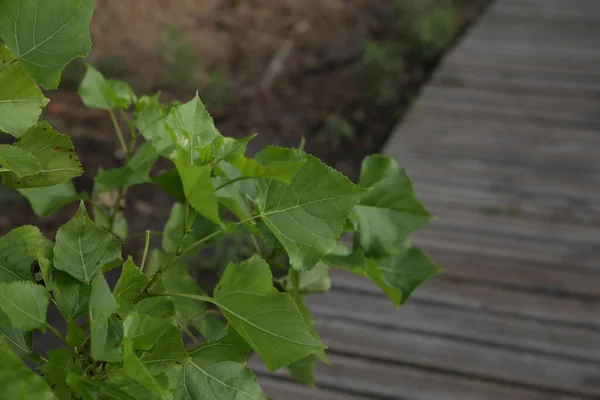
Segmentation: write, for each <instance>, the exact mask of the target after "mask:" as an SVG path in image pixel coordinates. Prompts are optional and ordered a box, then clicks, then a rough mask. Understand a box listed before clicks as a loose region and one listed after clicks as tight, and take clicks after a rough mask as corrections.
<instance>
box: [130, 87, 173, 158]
mask: <svg viewBox="0 0 600 400" xmlns="http://www.w3.org/2000/svg"><path fill="white" fill-rule="evenodd" d="M159 96H160V93H157V94H156V95H154V96H143V97H141V98H139V99H137V101H136V103H135V114H134V122H133V123H134V124H135V126H136V128H137V129H138V130H139V132H140V133H141V134H142V136H143V137H144V138H145V139H146V140H147V141H148V142H150V143H152V145H153V146H154V147H155V148H156V150H157V151H158V153H159V154H161V155H163V156H166V157H168V156H169V155H170V154H171V153H172V152H173V150H175V145H174V144H173V139H171V136H170V135H169V133H168V132H167V130H166V128H165V123H164V121H163V118H164V117H165V115H166V114H167V111H168V110H167V107H166V106H164V105H162V104H160V102H159Z"/></svg>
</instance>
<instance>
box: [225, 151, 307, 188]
mask: <svg viewBox="0 0 600 400" xmlns="http://www.w3.org/2000/svg"><path fill="white" fill-rule="evenodd" d="M264 159H265V160H266V161H267V164H265V165H263V164H261V163H260V162H258V161H256V160H254V159H252V158H247V157H244V156H242V155H240V154H237V155H236V157H231V160H229V162H230V163H231V164H232V165H233V166H234V167H236V168H237V169H238V170H239V171H240V173H241V174H242V176H244V177H248V178H266V179H274V180H277V181H281V182H284V183H286V184H288V185H289V184H290V182H291V181H292V179H294V177H295V176H296V174H297V173H298V171H299V170H300V168H302V167H303V166H304V165H305V164H306V161H307V160H305V159H300V160H299V161H271V160H270V159H269V158H264Z"/></svg>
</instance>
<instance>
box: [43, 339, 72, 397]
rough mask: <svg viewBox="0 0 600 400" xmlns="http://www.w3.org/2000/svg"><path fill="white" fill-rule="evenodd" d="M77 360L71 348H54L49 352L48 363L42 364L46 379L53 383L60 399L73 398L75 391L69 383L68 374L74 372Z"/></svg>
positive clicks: (53, 387)
mask: <svg viewBox="0 0 600 400" xmlns="http://www.w3.org/2000/svg"><path fill="white" fill-rule="evenodd" d="M74 367H75V362H74V360H73V353H72V352H71V351H69V349H54V350H50V351H49V352H48V363H46V364H44V365H43V366H42V373H43V376H44V379H45V380H46V381H47V382H48V383H50V384H51V385H52V389H53V390H54V393H55V394H56V396H58V398H59V399H61V400H63V399H69V400H70V399H72V398H73V392H72V391H71V389H70V388H69V387H68V385H67V376H68V375H69V373H73V371H74Z"/></svg>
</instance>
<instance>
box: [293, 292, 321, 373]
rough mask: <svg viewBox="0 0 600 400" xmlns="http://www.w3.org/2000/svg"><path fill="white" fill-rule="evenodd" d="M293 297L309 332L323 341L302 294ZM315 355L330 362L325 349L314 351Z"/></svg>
mask: <svg viewBox="0 0 600 400" xmlns="http://www.w3.org/2000/svg"><path fill="white" fill-rule="evenodd" d="M293 299H294V302H295V303H296V307H298V311H300V314H302V319H304V322H305V323H306V326H307V328H308V332H309V333H310V334H311V335H312V337H314V338H315V339H316V340H318V341H319V342H322V341H321V336H319V332H317V328H316V327H315V320H314V318H313V317H312V315H311V313H310V310H309V309H308V307H307V306H306V304H305V302H304V298H303V297H302V296H296V297H294V298H293ZM314 355H315V356H317V358H318V359H319V360H321V361H323V362H324V363H328V362H329V360H328V358H327V354H325V349H321V350H319V351H316V352H315V353H314Z"/></svg>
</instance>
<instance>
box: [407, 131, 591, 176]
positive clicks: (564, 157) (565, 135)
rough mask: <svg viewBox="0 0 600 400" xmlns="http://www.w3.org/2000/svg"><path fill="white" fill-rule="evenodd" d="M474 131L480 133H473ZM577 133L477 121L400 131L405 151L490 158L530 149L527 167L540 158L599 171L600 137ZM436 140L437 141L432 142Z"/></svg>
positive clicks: (567, 166) (564, 165) (562, 166)
mask: <svg viewBox="0 0 600 400" xmlns="http://www.w3.org/2000/svg"><path fill="white" fill-rule="evenodd" d="M477 122H479V124H477ZM473 131H475V132H477V133H476V134H473ZM577 133H578V132H577V131H566V130H564V129H561V130H558V131H557V130H553V129H547V130H546V129H545V128H544V127H540V126H537V127H536V128H533V127H532V126H526V127H523V126H521V125H512V126H511V125H508V124H500V123H494V122H493V121H476V122H471V123H470V124H469V122H468V121H460V120H457V121H452V122H450V121H447V120H442V119H435V120H433V119H427V120H422V121H418V122H416V123H411V122H410V121H409V122H408V123H407V124H405V125H404V126H403V129H401V130H399V131H398V132H397V134H398V135H399V136H400V138H399V139H400V140H402V142H403V143H404V148H405V149H406V151H405V152H408V151H415V150H416V151H423V150H425V151H434V152H435V154H437V153H440V154H443V153H444V152H445V153H454V154H457V153H458V154H460V155H461V156H462V157H464V156H465V155H467V156H468V155H471V154H472V153H474V152H478V153H482V155H485V156H486V157H489V156H494V155H496V156H497V155H498V153H499V152H503V151H510V152H512V153H514V152H521V151H522V150H521V149H522V148H528V149H530V150H531V152H532V153H533V154H534V155H535V157H534V160H521V162H522V163H523V165H530V164H534V165H535V164H536V163H538V162H539V160H540V159H541V160H545V159H548V158H549V157H553V158H554V159H553V160H552V161H553V162H556V164H557V166H559V167H561V168H569V167H571V166H575V167H583V168H590V166H592V167H596V168H598V167H599V166H600V161H598V158H597V157H596V156H597V154H596V153H594V152H593V149H590V147H592V146H591V145H597V146H600V138H599V137H598V135H594V134H592V132H586V133H584V134H583V135H581V136H579V135H577ZM434 139H435V142H433V143H432V142H431V141H432V140H434ZM459 152H460V153H459ZM558 156H560V158H559V157H558ZM578 156H579V157H578ZM527 162H529V164H528V163H527Z"/></svg>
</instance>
